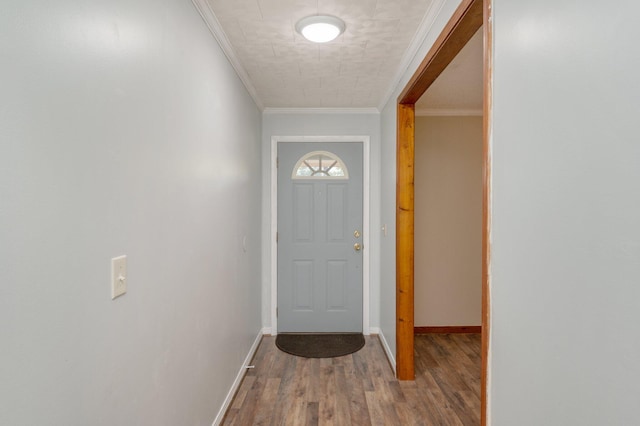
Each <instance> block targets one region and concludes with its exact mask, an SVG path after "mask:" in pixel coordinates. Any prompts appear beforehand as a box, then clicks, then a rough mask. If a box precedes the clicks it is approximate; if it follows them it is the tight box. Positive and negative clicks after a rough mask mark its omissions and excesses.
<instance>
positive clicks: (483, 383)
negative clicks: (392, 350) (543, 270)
mask: <svg viewBox="0 0 640 426" xmlns="http://www.w3.org/2000/svg"><path fill="white" fill-rule="evenodd" d="M483 3H484V8H483V24H484V26H483V28H482V30H483V32H484V34H483V40H484V41H483V84H484V87H483V100H482V104H483V105H482V109H483V116H482V163H483V166H482V169H483V170H482V330H483V333H482V341H481V358H482V368H481V373H480V411H481V412H480V421H481V426H486V425H487V410H488V398H487V392H488V389H487V386H488V379H487V377H488V371H489V341H490V337H491V323H490V319H491V309H490V308H491V298H490V287H491V286H490V282H489V280H490V279H491V275H490V265H491V161H492V160H491V123H492V120H493V116H492V101H493V19H491V16H492V9H491V6H492V0H484V2H483Z"/></svg>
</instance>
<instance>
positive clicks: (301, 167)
mask: <svg viewBox="0 0 640 426" xmlns="http://www.w3.org/2000/svg"><path fill="white" fill-rule="evenodd" d="M291 178H292V179H349V172H348V171H347V166H345V165H344V162H343V161H342V160H341V159H340V157H338V156H337V155H335V154H333V153H331V152H327V151H313V152H310V153H308V154H305V155H304V156H303V157H302V158H301V159H299V160H298V162H297V163H296V165H295V167H294V168H293V174H292V175H291Z"/></svg>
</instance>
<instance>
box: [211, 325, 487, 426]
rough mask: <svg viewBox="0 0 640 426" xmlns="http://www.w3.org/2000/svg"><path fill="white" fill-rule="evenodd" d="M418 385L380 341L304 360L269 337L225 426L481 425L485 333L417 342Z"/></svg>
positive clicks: (372, 339) (371, 338) (374, 339)
mask: <svg viewBox="0 0 640 426" xmlns="http://www.w3.org/2000/svg"><path fill="white" fill-rule="evenodd" d="M415 364H416V380H415V381H414V382H399V381H398V380H396V379H395V377H394V376H393V371H392V370H391V367H390V366H389V363H388V361H387V358H386V356H385V354H384V351H383V349H382V346H381V344H380V341H379V340H378V337H377V336H367V337H366V344H365V347H364V348H362V349H361V350H360V351H359V352H356V353H355V354H352V355H347V356H343V357H339V358H329V359H309V358H299V357H296V356H293V355H289V354H286V353H284V352H281V351H280V350H278V348H276V345H275V337H270V336H265V337H264V338H263V340H262V342H261V343H260V347H259V348H258V351H257V352H256V356H255V357H254V360H253V365H255V368H254V369H251V370H249V371H248V372H247V375H246V376H245V378H244V380H243V382H242V384H241V385H240V388H239V389H238V392H237V394H236V396H235V398H234V400H233V402H232V404H231V406H230V408H229V410H228V411H227V414H226V416H225V418H224V420H223V424H224V425H340V426H342V425H403V426H404V425H463V426H472V425H479V424H480V365H481V355H480V335H479V334H425V335H416V336H415Z"/></svg>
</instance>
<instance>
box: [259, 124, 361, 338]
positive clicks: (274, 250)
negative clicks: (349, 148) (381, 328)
mask: <svg viewBox="0 0 640 426" xmlns="http://www.w3.org/2000/svg"><path fill="white" fill-rule="evenodd" d="M279 142H290V143H306V142H354V143H361V144H362V156H363V158H362V164H363V194H362V197H363V218H362V220H363V222H362V223H363V235H362V237H363V238H362V245H363V249H362V257H363V258H362V265H363V266H362V298H363V300H362V332H363V334H365V335H368V334H369V333H370V330H369V276H370V270H369V269H370V254H369V253H370V250H369V241H370V239H369V235H370V232H371V230H370V219H369V218H370V207H369V199H370V193H369V191H370V176H369V170H370V160H369V158H370V137H369V136H272V137H271V232H270V237H271V262H270V268H271V271H270V272H271V334H273V335H275V334H276V333H277V330H278V318H277V313H276V308H277V303H278V276H277V273H278V247H277V242H276V232H277V224H278V204H277V200H278V192H277V191H278V174H277V173H278V170H277V167H276V166H277V165H276V159H277V158H278V143H279Z"/></svg>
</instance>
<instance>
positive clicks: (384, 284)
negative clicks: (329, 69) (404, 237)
mask: <svg viewBox="0 0 640 426" xmlns="http://www.w3.org/2000/svg"><path fill="white" fill-rule="evenodd" d="M459 4H460V0H444V1H443V3H442V7H441V8H440V11H439V14H438V16H437V17H436V19H435V21H434V23H433V25H432V26H431V28H430V30H429V33H428V34H427V36H426V38H425V40H424V42H423V43H422V45H421V46H420V48H419V49H418V52H417V53H416V55H415V58H414V59H413V61H411V64H410V65H409V67H408V68H407V70H406V72H405V73H404V74H403V75H402V77H401V79H400V82H399V83H398V85H397V87H396V89H395V91H394V92H393V93H392V94H391V96H390V97H389V100H388V101H387V103H386V104H385V105H384V107H383V108H382V112H381V114H380V127H381V129H380V135H381V138H380V140H381V143H380V149H381V156H380V158H381V165H380V173H381V198H380V206H381V213H380V214H381V216H380V223H382V224H383V225H384V224H386V227H387V236H386V237H383V238H382V239H381V240H380V241H381V244H380V299H381V303H380V328H381V331H382V333H383V335H384V336H385V340H386V341H387V343H388V344H389V350H390V352H391V355H392V357H393V359H391V362H392V363H393V364H395V354H396V234H395V232H396V230H395V227H396V210H395V209H396V114H397V111H396V108H397V105H396V102H397V98H398V96H399V95H400V93H401V92H402V90H403V89H404V87H405V86H406V84H407V82H408V81H409V79H410V78H411V76H412V75H413V73H414V72H415V70H416V69H417V68H418V66H419V65H420V62H422V60H423V59H424V57H425V56H426V54H427V52H428V51H429V49H430V48H431V46H432V45H433V43H434V42H435V40H436V39H437V38H438V35H440V32H441V31H442V29H443V28H444V26H445V25H446V24H447V21H448V20H449V18H450V17H451V15H453V12H454V11H455V10H456V8H457V7H458V5H459Z"/></svg>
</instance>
